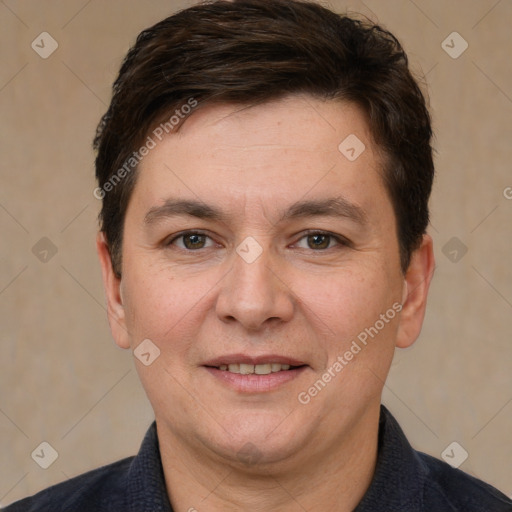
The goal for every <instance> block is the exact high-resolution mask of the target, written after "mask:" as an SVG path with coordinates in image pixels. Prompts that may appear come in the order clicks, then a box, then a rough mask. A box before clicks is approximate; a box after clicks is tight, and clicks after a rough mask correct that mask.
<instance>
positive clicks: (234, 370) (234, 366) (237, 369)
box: [228, 364, 240, 373]
mask: <svg viewBox="0 0 512 512" xmlns="http://www.w3.org/2000/svg"><path fill="white" fill-rule="evenodd" d="M228 369H229V371H230V372H231V373H240V365H239V364H230V365H229V366H228Z"/></svg>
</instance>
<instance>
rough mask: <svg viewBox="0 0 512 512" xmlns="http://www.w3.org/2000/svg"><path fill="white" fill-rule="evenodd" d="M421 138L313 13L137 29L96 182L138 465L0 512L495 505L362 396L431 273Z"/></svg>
mask: <svg viewBox="0 0 512 512" xmlns="http://www.w3.org/2000/svg"><path fill="white" fill-rule="evenodd" d="M431 136H432V133H431V127H430V118H429V114H428V112H427V109H426V107H425V102H424V98H423V96H422V94H421V92H420V90H419V88H418V86H417V84H416V82H415V81H414V79H413V78H412V76H411V74H410V72H409V70H408V67H407V59H406V56H405V54H404V52H403V50H402V48H401V47H400V45H399V43H398V42H397V41H396V39H395V38H394V37H393V36H392V35H391V34H390V33H388V32H386V31H385V30H383V29H382V28H380V27H378V26H373V25H370V24H365V23H362V22H359V21H356V20H354V19H351V18H348V17H343V16H338V15H336V14H334V13H332V12H331V11H329V10H327V9H325V8H323V7H321V6H319V5H318V4H314V3H305V2H298V1H297V2H296V1H291V0H239V1H237V0H235V1H234V2H228V1H218V2H214V3H210V4H201V5H197V6H195V7H193V8H190V9H188V10H185V11H182V12H181V13H178V14H176V15H175V16H172V17H170V18H168V19H166V20H164V21H162V22H160V23H158V24H157V25H155V26H154V27H152V28H150V29H148V30H146V31H144V32H142V33H141V34H140V35H139V38H138V39H137V42H136V44H135V46H134V47H133V48H132V49H131V50H130V52H129V53H128V55H127V57H126V59H125V61H124V63H123V65H122V67H121V71H120V74H119V77H118V78H117V80H116V82H115V84H114V94H113V99H112V102H111V105H110V107H109V110H108V111H107V113H106V114H105V116H104V118H103V119H102V122H101V123H100V126H99V128H98V133H97V136H96V140H95V146H96V148H97V150H98V156H97V160H96V174H97V178H98V188H97V189H96V190H95V195H96V196H97V197H99V198H101V199H102V201H103V203H102V211H101V217H100V220H101V230H100V233H99V235H98V239H97V248H98V254H99V258H100V262H101V266H102V271H103V280H104V285H105V290H106V294H107V301H108V315H109V321H110V325H111V329H112V334H113V337H114V339H115V341H116V343H117V344H118V345H119V346H120V347H123V348H127V349H131V350H133V352H134V354H135V356H136V359H135V364H136V366H137V370H138V372H139V375H140V378H141V381H142V384H143V386H144V388H145V390H146V393H147V395H148V398H149V400H150V401H151V404H152V406H153V409H154V412H155V418H156V422H155V424H153V426H152V427H151V428H150V430H149V431H148V433H147V435H146V438H145V440H144V442H143V444H142V447H141V450H140V452H139V454H138V455H137V456H136V457H134V458H133V457H132V458H129V459H126V460H123V461H119V462H117V463H115V464H113V465H111V466H107V467H105V468H100V469H98V470H95V471H92V472H90V473H87V474H85V475H82V476H79V477H76V478H74V479H71V480H69V481H67V482H65V483H62V484H59V485H57V486H54V487H52V488H50V489H47V490H46V491H43V492H41V493H39V494H37V495H36V496H35V497H32V498H28V499H26V500H23V501H21V502H18V503H17V504H14V505H12V506H11V507H9V508H8V509H7V510H8V511H9V512H14V511H21V510H23V511H28V510H30V511H42V510H51V511H60V510H62V511H64V510H65V511H134V512H135V511H137V512H138V511H140V512H142V511H148V512H149V511H170V510H174V511H176V512H185V511H195V510H197V511H199V512H201V511H203V510H205V511H235V510H244V511H267V510H276V511H283V512H288V511H290V512H291V511H299V510H308V511H314V510H322V511H339V512H344V511H346V512H348V511H357V512H368V511H383V512H388V511H394V512H400V511H403V512H414V511H429V512H432V511H435V512H445V511H464V512H476V511H481V512H484V511H485V512H489V511H495V512H499V511H510V510H512V502H510V500H508V498H507V497H506V496H504V495H503V494H501V493H500V492H499V491H497V490H496V489H493V488H492V487H490V486H489V485H487V484H485V483H483V482H480V481H478V480H476V479H474V478H472V477H470V476H469V475H466V474H464V473H463V472H461V471H459V470H455V469H452V468H451V467H450V466H448V465H447V464H445V463H443V462H441V461H438V460H436V459H433V458H432V457H429V456H427V455H425V454H421V453H419V452H416V451H414V450H413V449H412V448H411V447H410V445H409V444H408V442H407V440H406V439H405V437H404V435H403V433H402V431H401V430H400V428H399V426H398V425H397V423H396V422H395V420H394V419H393V417H392V416H391V414H390V413H389V412H388V411H387V410H386V409H385V408H384V407H382V406H381V405H380V401H381V394H382V389H383V385H384V382H385V379H386V376H387V373H388V371H389V367H390V364H391V361H392V357H393V353H394V349H395V347H408V346H410V345H411V344H412V343H414V341H415V340H416V338H417V337H418V335H419V333H420V330H421V325H422V322H423V317H424V313H425V307H426V300H427V294H428V288H429V283H430V280H431V277H432V273H433V268H434V258H433V251H432V240H431V238H430V237H429V236H428V235H427V234H426V228H427V225H428V199H429V195H430V191H431V185H432V179H433V162H432V150H431V145H430V141H431Z"/></svg>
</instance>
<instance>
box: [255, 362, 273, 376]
mask: <svg viewBox="0 0 512 512" xmlns="http://www.w3.org/2000/svg"><path fill="white" fill-rule="evenodd" d="M271 372H272V365H270V364H256V365H254V373H256V374H257V375H268V374H269V373H271Z"/></svg>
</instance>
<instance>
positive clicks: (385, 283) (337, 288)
mask: <svg viewBox="0 0 512 512" xmlns="http://www.w3.org/2000/svg"><path fill="white" fill-rule="evenodd" d="M386 276H387V274H386V271H385V270H384V269H382V268H379V265H378V263H377V262H375V265H368V266H365V267H364V268H361V269H343V270H339V271H337V272H336V273H330V274H329V275H328V276H324V277H319V276H316V277H306V278H305V279H302V280H298V279H297V280H296V281H295V282H296V284H295V286H294V289H295V290H296V293H297V295H298V296H299V297H300V298H301V300H302V302H303V303H304V305H305V313H306V314H307V311H308V310H309V311H310V316H312V317H313V318H315V317H316V318H317V322H316V323H318V321H320V322H321V323H323V324H324V325H325V326H326V327H329V329H330V331H331V334H332V335H335V336H336V339H338V340H340V341H341V340H346V339H348V338H351V337H354V336H357V334H358V333H359V332H361V331H362V330H364V329H365V328H366V327H369V326H371V325H373V324H374V323H375V322H376V321H377V320H378V319H379V317H380V315H381V314H382V313H385V312H386V311H387V310H388V309H389V308H391V307H392V305H393V302H394V295H395V294H394V293H393V288H392V286H391V282H390V279H388V278H387V277H386Z"/></svg>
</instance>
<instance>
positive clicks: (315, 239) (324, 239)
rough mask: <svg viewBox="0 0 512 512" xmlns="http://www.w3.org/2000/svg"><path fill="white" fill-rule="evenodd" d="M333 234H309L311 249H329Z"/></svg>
mask: <svg viewBox="0 0 512 512" xmlns="http://www.w3.org/2000/svg"><path fill="white" fill-rule="evenodd" d="M331 238H332V237H331V236H330V235H322V234H315V235H308V236H307V239H308V247H309V248H310V249H328V248H329V244H330V242H331Z"/></svg>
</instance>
